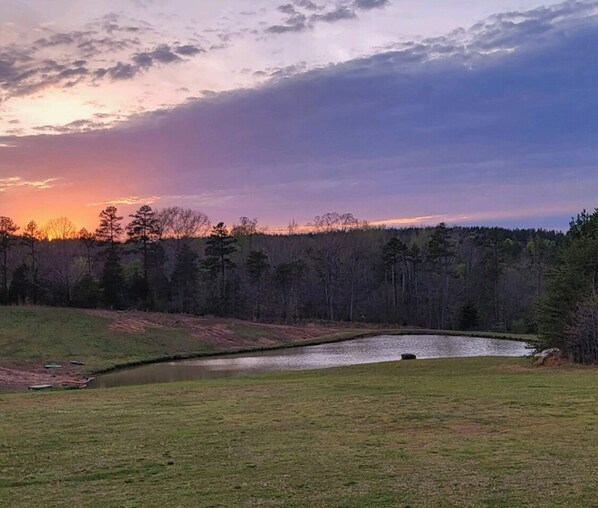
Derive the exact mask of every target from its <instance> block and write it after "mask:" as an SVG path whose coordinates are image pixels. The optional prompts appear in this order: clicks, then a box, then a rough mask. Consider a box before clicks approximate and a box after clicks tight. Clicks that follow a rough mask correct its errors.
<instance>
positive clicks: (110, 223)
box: [96, 206, 123, 250]
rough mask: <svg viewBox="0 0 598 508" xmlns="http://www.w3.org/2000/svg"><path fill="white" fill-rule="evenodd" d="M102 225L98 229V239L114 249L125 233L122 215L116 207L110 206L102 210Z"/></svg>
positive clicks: (102, 243)
mask: <svg viewBox="0 0 598 508" xmlns="http://www.w3.org/2000/svg"><path fill="white" fill-rule="evenodd" d="M99 217H100V225H99V226H98V228H97V229H96V239H97V241H98V242H99V243H100V244H101V245H108V246H109V247H110V250H114V249H115V246H116V244H117V243H118V241H119V240H120V238H121V236H122V234H123V227H122V222H121V221H122V220H123V218H122V216H121V215H118V213H117V210H116V207H114V206H108V207H106V208H105V209H104V210H102V211H101V212H100V215H99Z"/></svg>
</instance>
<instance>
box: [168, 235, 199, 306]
mask: <svg viewBox="0 0 598 508" xmlns="http://www.w3.org/2000/svg"><path fill="white" fill-rule="evenodd" d="M197 260H198V255H197V253H196V252H194V251H193V249H191V246H190V245H189V244H188V243H183V244H182V246H181V248H180V249H179V251H178V252H177V254H176V262H175V266H174V271H173V273H172V281H171V285H172V298H173V305H174V309H175V310H177V311H178V312H187V313H192V312H194V311H195V304H196V297H197V282H198V277H199V265H198V262H197Z"/></svg>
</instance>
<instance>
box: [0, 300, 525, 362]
mask: <svg viewBox="0 0 598 508" xmlns="http://www.w3.org/2000/svg"><path fill="white" fill-rule="evenodd" d="M115 322H118V323H120V324H121V325H122V326H121V327H120V328H119V327H116V328H114V327H113V326H112V325H113V324H114V323H115ZM138 322H141V324H142V326H141V327H140V330H135V327H134V326H133V329H132V331H131V330H130V328H131V324H133V325H135V324H139V323H138ZM128 328H129V331H127V329H128ZM368 332H374V333H383V332H389V333H394V332H397V331H396V330H394V331H393V330H384V329H377V330H371V329H368V328H358V329H351V328H349V327H347V328H339V327H322V326H312V327H290V326H275V325H264V324H256V323H251V322H245V321H239V320H226V319H214V318H212V319H210V318H194V317H190V316H177V315H173V314H146V313H142V312H138V313H129V312H126V313H116V312H87V311H85V310H81V309H65V308H51V307H1V308H0V365H14V364H17V365H18V364H23V363H27V362H39V363H43V362H58V363H64V362H66V361H68V360H70V359H77V360H82V361H84V362H85V370H86V371H87V372H88V373H92V372H97V371H99V370H105V369H109V368H111V367H114V366H117V365H124V364H127V363H136V362H143V361H149V360H153V359H158V358H166V357H173V356H176V355H182V356H184V355H189V354H194V353H195V354H202V353H213V352H216V351H227V350H229V351H230V350H238V349H248V348H261V347H272V346H275V345H277V344H288V343H291V342H299V341H302V342H321V341H324V340H330V339H338V338H348V337H353V336H356V335H359V334H364V333H368ZM404 332H409V331H407V330H404ZM414 332H417V333H424V332H425V331H424V330H414ZM431 333H438V332H435V331H432V332H431ZM445 333H452V334H463V332H445ZM467 334H468V335H476V336H493V337H494V336H504V337H505V338H507V337H510V338H522V339H524V340H526V339H530V338H531V337H530V336H520V337H515V336H513V335H509V334H496V333H484V332H468V333H467Z"/></svg>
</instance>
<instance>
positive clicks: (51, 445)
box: [0, 358, 598, 507]
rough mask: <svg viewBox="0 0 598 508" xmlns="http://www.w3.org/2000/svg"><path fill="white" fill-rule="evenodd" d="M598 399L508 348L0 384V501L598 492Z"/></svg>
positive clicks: (131, 502) (421, 500) (370, 502)
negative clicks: (52, 388)
mask: <svg viewBox="0 0 598 508" xmlns="http://www.w3.org/2000/svg"><path fill="white" fill-rule="evenodd" d="M597 397H598V371H597V370H596V369H595V368H583V367H573V366H565V367H554V368H535V367H531V366H530V364H529V361H528V360H525V359H505V358H473V359H446V360H422V361H415V362H395V363H383V364H376V365H366V366H355V367H348V368H340V369H329V370H323V371H310V372H291V373H284V374H269V375H262V376H255V377H250V378H228V379H221V380H212V381H205V382H198V383H172V384H166V385H146V386H140V387H127V388H119V389H110V390H95V391H93V390H77V391H62V392H60V391H59V392H47V393H22V394H0V464H1V468H2V471H1V474H0V478H1V480H0V504H1V505H2V506H11V507H16V506H40V504H41V502H42V500H43V505H44V506H67V505H70V506H78V507H79V506H201V507H204V506H205V507H207V506H213V507H215V506H221V507H233V506H235V507H236V506H284V507H305V506H310V507H321V506H334V507H341V506H343V507H367V506H371V507H391V506H392V507H394V506H412V507H416V506H439V507H440V506H442V507H447V506H455V507H464V506H503V507H519V506H572V507H589V506H596V502H597V501H596V500H597V499H598V484H597V483H596V478H597V477H598V461H596V457H597V456H598V400H597Z"/></svg>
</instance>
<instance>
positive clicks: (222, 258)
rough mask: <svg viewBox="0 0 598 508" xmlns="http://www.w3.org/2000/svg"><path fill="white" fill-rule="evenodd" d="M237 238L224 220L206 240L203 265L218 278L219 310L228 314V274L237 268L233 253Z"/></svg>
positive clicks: (213, 229)
mask: <svg viewBox="0 0 598 508" xmlns="http://www.w3.org/2000/svg"><path fill="white" fill-rule="evenodd" d="M236 242H237V240H236V239H235V238H234V237H232V236H231V235H230V234H229V233H228V230H227V229H226V226H225V225H224V223H223V222H219V223H218V224H216V226H214V227H213V228H212V233H211V234H210V236H209V237H208V239H207V242H206V251H205V253H206V257H205V259H204V260H203V261H202V267H203V268H204V269H205V270H207V271H208V273H210V274H212V277H213V278H216V279H217V282H218V287H219V300H220V301H219V312H220V313H224V314H226V313H227V311H228V299H229V298H228V297H229V293H230V291H229V280H228V277H227V274H228V272H229V271H231V270H232V269H234V268H235V266H236V265H235V263H234V262H233V261H232V260H231V257H230V256H231V254H233V253H234V252H235V251H236V250H237V249H236V245H235V244H236Z"/></svg>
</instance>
